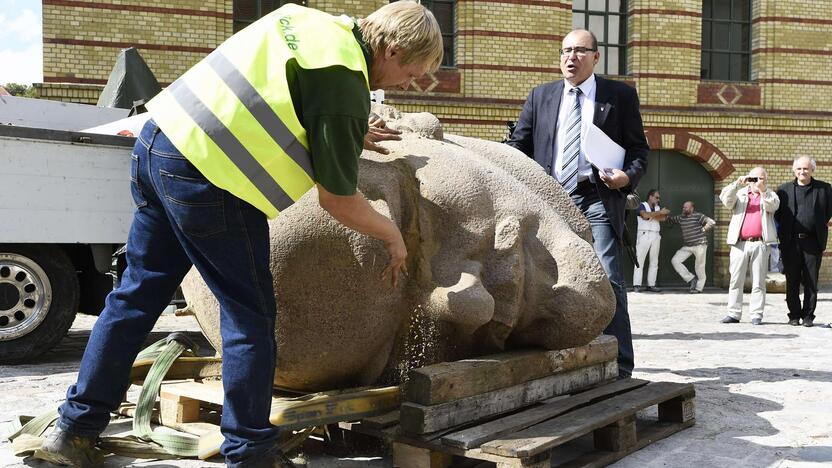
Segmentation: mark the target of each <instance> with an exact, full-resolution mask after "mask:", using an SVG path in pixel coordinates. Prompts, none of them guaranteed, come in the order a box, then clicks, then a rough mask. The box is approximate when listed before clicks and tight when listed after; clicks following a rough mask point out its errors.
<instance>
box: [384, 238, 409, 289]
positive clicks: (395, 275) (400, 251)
mask: <svg viewBox="0 0 832 468" xmlns="http://www.w3.org/2000/svg"><path fill="white" fill-rule="evenodd" d="M396 234H397V236H396V237H395V238H394V239H392V240H390V241H384V248H385V249H387V253H388V254H389V255H390V261H389V263H388V264H387V267H386V268H385V269H384V271H383V272H382V273H381V278H382V279H383V280H384V281H387V278H388V277H390V278H391V280H392V284H393V287H394V288H395V287H396V285H397V284H398V283H399V274H402V275H404V276H407V265H406V264H405V260H407V247H405V245H404V239H403V238H402V233H401V231H399V229H398V228H396Z"/></svg>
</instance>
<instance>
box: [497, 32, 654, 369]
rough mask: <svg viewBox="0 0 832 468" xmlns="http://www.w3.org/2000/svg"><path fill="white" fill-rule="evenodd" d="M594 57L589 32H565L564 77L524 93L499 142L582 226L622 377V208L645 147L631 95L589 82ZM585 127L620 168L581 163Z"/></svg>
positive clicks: (627, 348)
mask: <svg viewBox="0 0 832 468" xmlns="http://www.w3.org/2000/svg"><path fill="white" fill-rule="evenodd" d="M600 58H601V54H600V53H599V52H598V41H597V40H596V38H595V36H594V35H593V34H592V33H591V32H589V31H587V30H584V29H576V30H574V31H572V32H570V33H569V34H568V35H567V36H566V37H565V38H564V39H563V43H562V47H561V50H560V69H561V72H563V77H564V79H563V80H558V81H553V82H551V83H546V84H543V85H540V86H538V87H536V88H534V89H533V90H532V92H531V93H530V94H529V97H528V100H527V101H526V103H525V104H524V105H523V110H522V112H521V113H520V119H519V121H518V122H517V126H516V127H515V129H514V132H513V134H512V136H511V138H510V139H509V141H508V142H507V143H508V144H509V145H511V146H513V147H515V148H517V149H519V150H520V151H522V152H523V153H525V154H526V155H527V156H529V157H530V158H533V159H534V160H535V161H537V163H538V164H540V165H541V166H543V168H544V169H545V170H546V172H548V173H549V174H551V175H552V177H554V178H555V179H557V180H558V182H560V184H561V185H562V186H563V188H564V190H566V192H567V193H569V194H570V196H571V197H572V200H573V201H574V202H575V204H576V205H577V206H578V208H580V209H581V211H582V212H583V213H584V215H585V216H586V217H587V219H588V220H589V222H590V225H591V227H592V237H593V245H594V247H595V252H596V253H597V254H598V257H599V258H600V259H601V263H602V264H603V266H604V270H605V271H606V273H607V276H608V277H609V279H610V283H611V284H612V287H613V290H614V291H615V297H616V307H615V316H614V317H613V319H612V322H610V324H609V325H608V326H607V329H606V330H604V333H606V334H609V335H614V336H615V337H616V338H618V367H619V374H620V376H622V377H628V376H630V375H631V374H632V372H633V341H632V335H631V332H630V317H629V314H628V312H627V292H626V289H625V285H624V275H623V273H622V268H621V256H622V252H623V245H622V239H624V204H625V201H626V197H627V193H629V192H630V191H631V190H632V188H634V187H636V186H637V185H638V181H639V179H640V178H641V176H642V174H644V171H645V170H646V169H647V153H648V151H649V149H650V148H649V147H648V145H647V140H646V138H645V137H644V128H643V127H642V123H641V113H640V112H639V101H638V95H637V94H636V91H635V89H633V88H631V87H630V86H627V85H626V84H623V83H619V82H616V81H610V80H606V79H604V78H601V77H598V76H595V74H594V73H593V69H594V67H595V64H596V63H598V60H599V59H600ZM592 124H594V125H596V126H597V127H598V128H600V129H601V130H602V131H603V132H604V133H606V134H607V136H609V137H610V138H611V139H612V140H613V141H615V142H616V143H618V144H619V145H621V146H622V147H623V148H624V149H625V150H626V154H625V156H624V165H623V167H622V168H621V169H618V168H603V167H602V168H600V169H601V170H600V171H599V168H596V167H594V166H591V165H590V164H589V162H588V161H587V158H586V154H584V151H583V148H582V145H581V141H580V140H581V137H582V132H581V128H586V127H587V126H588V125H592Z"/></svg>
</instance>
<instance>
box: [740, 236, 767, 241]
mask: <svg viewBox="0 0 832 468" xmlns="http://www.w3.org/2000/svg"><path fill="white" fill-rule="evenodd" d="M740 240H741V241H745V242H760V241H761V240H763V238H762V237H746V238H745V239H740Z"/></svg>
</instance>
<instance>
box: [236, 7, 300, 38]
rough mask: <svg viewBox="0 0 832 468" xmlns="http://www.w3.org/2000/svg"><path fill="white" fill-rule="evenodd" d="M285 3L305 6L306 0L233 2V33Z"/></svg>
mask: <svg viewBox="0 0 832 468" xmlns="http://www.w3.org/2000/svg"><path fill="white" fill-rule="evenodd" d="M287 3H297V4H299V5H306V0H296V1H290V0H234V32H237V31H239V30H241V29H243V28H245V27H246V26H248V25H250V24H251V23H253V22H255V21H257V20H259V19H260V18H262V17H263V16H265V15H267V14H269V13H271V12H273V11H274V10H276V9H278V8H280V7H282V6H283V5H285V4H287Z"/></svg>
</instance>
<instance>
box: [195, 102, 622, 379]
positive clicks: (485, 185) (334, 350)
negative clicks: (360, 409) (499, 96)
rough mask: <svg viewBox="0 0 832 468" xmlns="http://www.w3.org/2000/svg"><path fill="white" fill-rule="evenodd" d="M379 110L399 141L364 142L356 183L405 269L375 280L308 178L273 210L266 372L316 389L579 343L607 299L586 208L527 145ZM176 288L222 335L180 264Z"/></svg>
mask: <svg viewBox="0 0 832 468" xmlns="http://www.w3.org/2000/svg"><path fill="white" fill-rule="evenodd" d="M375 110H376V112H377V113H379V114H381V115H382V117H384V118H385V120H386V121H387V122H388V125H389V126H391V127H393V128H398V129H400V130H402V132H403V134H402V140H401V141H395V142H386V144H385V146H386V147H387V148H388V149H389V150H390V154H389V155H380V154H378V153H374V152H366V151H365V152H364V154H363V155H362V159H361V161H360V172H359V174H360V179H359V189H360V190H361V191H362V193H364V195H365V196H366V197H367V199H368V200H369V201H370V203H371V204H372V205H373V206H374V207H375V208H376V209H377V210H378V211H380V212H381V213H384V214H385V215H387V216H389V217H390V218H391V219H393V220H394V221H395V222H396V223H397V224H398V226H399V228H400V229H401V231H402V234H403V236H404V239H405V243H406V244H407V249H408V271H409V276H408V277H407V278H405V279H404V281H400V282H399V285H398V286H397V287H396V288H393V287H392V286H390V285H389V283H388V282H384V281H382V280H381V272H382V270H383V269H384V267H385V265H386V263H387V255H386V252H385V250H384V248H383V246H382V245H381V243H380V242H379V241H376V240H374V239H372V238H369V237H367V236H363V235H361V234H358V233H356V232H354V231H351V230H349V229H347V228H345V227H343V226H341V225H340V224H338V223H337V222H336V221H335V220H333V219H332V218H331V217H330V216H329V215H328V213H326V212H325V211H324V210H322V209H321V208H320V207H319V206H318V204H317V193H316V192H315V190H312V191H311V192H310V193H308V194H307V195H305V196H304V197H303V198H302V199H301V200H299V201H298V202H297V203H296V204H295V205H294V206H292V207H291V208H290V209H288V210H286V211H284V212H283V213H282V214H281V215H280V216H279V217H278V218H277V219H275V220H273V221H271V223H270V231H271V239H272V251H271V265H272V273H273V275H274V281H275V294H276V298H277V307H278V313H277V314H278V315H277V329H276V336H277V341H278V364H277V372H276V377H275V383H276V384H277V385H279V386H282V387H287V388H293V389H298V390H306V391H311V390H323V389H331V388H339V387H350V386H359V385H367V384H371V383H374V382H377V381H379V380H380V379H382V380H396V379H397V377H398V376H399V375H400V374H401V371H402V370H404V369H405V368H406V367H407V366H409V365H414V364H416V365H423V364H428V363H432V362H437V361H442V360H450V359H462V358H467V357H472V356H477V355H482V354H487V353H491V352H496V351H499V350H504V349H512V348H520V347H541V348H546V349H561V348H566V347H570V346H577V345H582V344H585V343H588V342H589V341H591V340H592V339H593V338H594V337H596V336H597V335H598V334H600V333H601V331H602V330H603V329H604V327H605V326H606V325H607V323H608V322H609V321H610V319H611V318H612V314H613V311H614V308H615V298H614V296H613V293H612V289H611V287H610V285H609V282H608V280H607V278H606V275H605V274H604V271H603V269H602V267H601V264H600V262H599V261H598V259H597V257H596V256H595V252H594V251H593V248H592V245H591V243H590V229H589V224H588V222H587V221H586V219H585V218H584V217H583V216H582V214H581V213H580V211H578V209H577V208H576V207H575V206H574V204H573V203H572V201H571V200H570V199H569V197H568V195H567V194H566V193H565V192H564V191H563V190H562V189H561V188H560V186H559V185H558V184H557V183H556V182H555V181H554V180H553V179H552V178H551V177H550V176H548V175H547V174H545V173H544V171H543V170H542V169H541V168H540V167H539V166H537V164H535V163H534V161H532V160H530V159H528V158H527V157H526V156H525V155H523V154H521V153H520V152H518V151H516V150H515V149H513V148H510V147H508V146H506V145H503V144H499V143H494V142H488V141H483V140H477V139H473V138H466V137H461V136H456V135H443V133H442V128H441V125H440V124H439V121H438V120H437V119H436V118H435V117H433V116H432V115H430V114H401V113H399V112H398V111H396V110H395V109H393V108H390V107H386V106H381V107H377V108H376V109H375ZM183 291H184V293H185V297H186V299H187V301H188V304H189V307H190V308H191V309H192V311H193V312H194V314H195V315H196V317H197V320H198V321H199V323H200V326H201V328H202V329H203V331H204V333H205V335H206V336H207V337H208V339H209V341H210V342H211V343H212V344H213V345H214V346H215V347H216V348H217V349H220V332H219V317H218V315H219V311H218V306H217V303H216V300H215V299H214V297H213V295H212V294H211V292H210V290H208V288H207V286H206V285H205V284H204V283H203V282H202V280H201V278H200V277H199V274H198V273H197V272H196V271H192V272H191V273H190V274H189V275H188V277H187V278H186V280H185V282H184V283H183Z"/></svg>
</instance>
